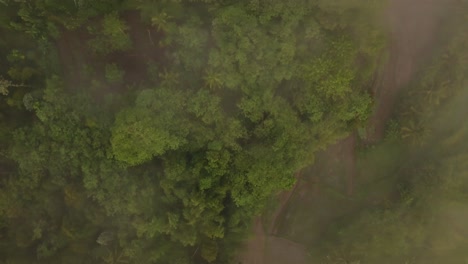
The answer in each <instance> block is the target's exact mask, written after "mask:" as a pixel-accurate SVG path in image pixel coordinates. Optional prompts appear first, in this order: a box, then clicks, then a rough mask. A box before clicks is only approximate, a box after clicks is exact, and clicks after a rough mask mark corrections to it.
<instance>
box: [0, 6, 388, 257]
mask: <svg viewBox="0 0 468 264" xmlns="http://www.w3.org/2000/svg"><path fill="white" fill-rule="evenodd" d="M380 4H381V1H377V0H375V1H345V0H340V1H321V0H314V1H305V0H304V1H302V0H295V1H274V0H269V1H255V0H243V1H229V0H219V1H215V0H212V1H210V0H206V1H169V0H166V1H151V0H121V1H114V0H105V1H92V0H78V1H71V0H67V1H58V0H52V1H45V0H36V1H9V0H3V1H0V59H1V61H2V64H1V65H0V111H1V112H0V124H1V127H0V175H1V177H0V212H1V213H0V261H1V262H2V263H15V264H17V263H48V264H53V263H87V264H89V263H139V264H144V263H180V264H183V263H208V262H216V263H227V262H228V261H229V260H230V259H231V257H232V256H231V255H232V254H233V252H235V249H236V247H237V246H238V244H239V243H240V242H241V241H242V239H243V238H244V237H245V235H246V232H247V230H248V227H249V226H250V224H251V221H252V219H253V217H254V216H256V215H258V214H259V213H260V212H261V211H262V210H263V209H264V206H265V204H266V202H267V200H268V199H269V198H270V197H271V196H272V195H275V194H277V193H278V192H279V191H281V190H285V189H287V188H290V187H291V186H292V185H293V184H294V182H295V178H294V173H295V172H297V171H298V170H300V169H301V168H303V167H305V166H307V165H310V164H311V163H313V160H314V153H315V152H317V151H318V150H320V149H324V148H325V147H327V146H328V145H329V144H331V143H333V142H335V141H336V140H337V139H340V138H342V137H343V136H345V135H347V134H348V133H349V132H350V131H352V130H353V129H355V128H357V127H359V126H362V125H363V124H365V122H366V121H367V118H368V117H369V115H370V112H371V110H372V105H373V101H372V97H371V94H370V86H371V83H372V78H373V73H374V72H375V71H376V67H377V66H378V65H377V61H378V60H379V58H380V56H381V54H382V50H383V48H384V44H385V39H384V36H385V34H384V32H383V30H382V29H381V27H380V25H379V23H377V22H376V23H368V21H374V20H375V21H377V19H376V18H377V17H378V16H379V13H380ZM356 18H358V19H356Z"/></svg>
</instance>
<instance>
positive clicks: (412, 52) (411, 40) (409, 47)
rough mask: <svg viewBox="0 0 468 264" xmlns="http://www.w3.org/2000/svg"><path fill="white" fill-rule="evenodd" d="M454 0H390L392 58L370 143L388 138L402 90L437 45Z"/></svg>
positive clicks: (379, 91)
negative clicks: (440, 26)
mask: <svg viewBox="0 0 468 264" xmlns="http://www.w3.org/2000/svg"><path fill="white" fill-rule="evenodd" d="M449 1H450V0H390V1H389V3H388V7H387V12H386V19H387V24H388V25H389V33H390V46H389V59H388V61H387V64H386V65H385V67H384V70H383V71H382V72H381V74H380V76H379V77H378V82H377V84H376V86H375V88H374V89H375V95H376V98H375V99H376V103H377V105H376V109H375V111H374V115H373V116H372V117H371V119H370V122H369V129H368V140H369V142H370V143H375V142H378V141H380V140H381V139H382V138H383V137H384V133H385V124H386V122H387V121H388V119H389V118H390V117H391V115H392V111H393V108H394V106H395V103H396V100H397V99H398V95H399V94H400V92H401V90H402V89H404V88H406V87H407V86H408V84H409V82H410V81H411V79H412V77H413V76H414V74H415V73H416V72H417V70H418V66H420V65H421V63H423V62H424V59H425V54H427V53H428V51H430V49H431V47H432V46H433V43H434V40H435V37H436V32H437V29H438V26H439V24H440V21H441V17H442V15H443V13H444V11H445V10H446V8H444V7H446V6H447V3H449Z"/></svg>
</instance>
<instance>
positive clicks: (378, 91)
mask: <svg viewBox="0 0 468 264" xmlns="http://www.w3.org/2000/svg"><path fill="white" fill-rule="evenodd" d="M449 1H450V0H389V3H388V7H387V9H386V16H385V19H386V20H387V21H386V22H387V23H386V24H387V25H388V29H389V34H390V45H389V59H388V61H387V63H386V65H385V67H384V69H383V71H382V72H380V73H379V75H378V76H377V83H376V84H375V87H374V94H375V100H376V102H377V105H376V109H375V110H374V114H373V115H372V117H371V119H370V121H369V126H368V127H369V129H368V133H367V134H368V138H367V140H368V142H369V143H376V142H378V141H380V140H382V139H383V136H384V132H385V124H386V122H387V121H388V119H389V118H390V117H391V115H392V111H393V109H394V106H395V103H396V100H397V98H398V96H399V94H400V92H401V91H402V89H404V88H405V87H407V86H408V84H409V82H410V80H411V79H412V78H413V76H414V74H415V73H416V71H417V69H418V66H419V65H420V64H421V63H423V62H424V56H425V54H427V52H428V51H430V49H431V46H432V43H433V42H434V40H435V37H436V32H437V27H438V24H439V22H440V18H441V15H442V13H443V10H444V8H443V7H445V6H446V4H447V3H448V2H449ZM356 137H357V135H356V133H353V134H352V135H350V136H349V137H347V138H345V139H343V140H341V141H339V142H337V143H336V144H334V145H332V146H330V147H329V149H327V151H326V152H325V156H326V157H327V159H330V160H331V162H329V165H327V166H329V168H330V169H331V170H332V169H334V167H333V166H336V164H341V165H342V166H343V168H344V169H345V173H346V175H347V177H346V178H347V183H346V186H345V187H344V188H345V189H346V193H347V194H348V195H352V194H353V189H354V188H353V186H354V178H355V176H356V161H355V147H356ZM314 178H317V179H318V178H319V177H314ZM298 182H299V181H298ZM317 186H318V183H317V182H315V183H314V184H302V185H301V186H300V187H298V185H296V186H295V187H294V190H295V191H296V192H298V193H299V195H301V193H304V192H317V195H318V190H317ZM306 187H310V188H309V189H308V190H306V189H304V188H306ZM291 194H292V191H291V192H290V193H286V194H282V196H281V198H280V199H282V201H281V205H280V207H279V208H278V209H277V210H278V211H277V212H276V213H275V214H274V215H275V217H274V219H273V220H272V223H273V224H272V226H271V229H270V231H271V232H272V233H274V234H275V233H276V230H277V227H276V226H277V225H278V222H280V221H287V219H286V218H285V216H284V211H285V207H287V205H288V201H289V199H290V197H291ZM259 222H261V221H260V218H257V220H256V222H255V236H254V237H253V238H252V239H250V240H249V241H248V243H247V245H246V248H245V251H244V254H243V256H244V257H243V258H242V259H241V262H239V263H242V264H252V263H254V264H264V263H265V264H267V263H268V264H269V263H277V264H282V263H284V264H286V263H298V264H299V263H306V262H305V261H306V258H305V255H306V253H305V248H304V247H302V246H301V245H298V244H295V243H293V242H291V241H288V240H284V241H283V240H281V242H278V241H279V240H278V238H275V239H272V238H271V237H267V238H266V236H265V232H264V230H263V227H262V226H259ZM260 229H261V230H260ZM272 240H274V241H275V242H273V243H269V245H267V246H265V243H266V241H272ZM259 243H260V244H261V245H259Z"/></svg>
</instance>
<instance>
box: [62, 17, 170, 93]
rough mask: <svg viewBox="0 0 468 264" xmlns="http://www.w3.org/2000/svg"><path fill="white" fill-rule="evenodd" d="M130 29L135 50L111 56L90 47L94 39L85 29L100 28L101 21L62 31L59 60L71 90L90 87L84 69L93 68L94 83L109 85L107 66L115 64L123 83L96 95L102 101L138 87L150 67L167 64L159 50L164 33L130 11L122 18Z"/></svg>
mask: <svg viewBox="0 0 468 264" xmlns="http://www.w3.org/2000/svg"><path fill="white" fill-rule="evenodd" d="M121 19H122V20H123V21H125V22H126V24H127V25H128V27H129V30H128V34H129V36H130V39H131V41H132V48H131V49H130V50H128V51H123V52H114V53H112V54H109V55H105V56H104V55H98V54H94V53H93V52H92V51H91V50H90V47H89V45H88V41H89V40H91V39H92V37H93V36H92V35H91V34H90V33H89V32H88V31H87V29H86V27H87V26H91V25H94V26H96V25H98V24H99V23H100V20H99V18H94V19H92V20H90V21H89V22H88V23H87V24H86V25H84V26H83V27H81V28H79V29H76V30H73V31H70V30H62V32H61V35H60V37H59V38H58V39H57V41H56V46H57V50H58V53H59V58H60V60H61V65H62V67H63V75H64V77H65V80H66V82H67V84H68V87H70V88H72V89H73V88H82V87H86V86H89V81H90V80H89V78H90V76H86V73H85V71H84V67H85V66H88V67H91V68H92V74H93V75H92V76H91V78H92V79H93V80H96V81H99V82H101V83H104V84H105V83H106V79H105V73H104V68H105V63H115V64H117V65H118V66H119V67H120V68H122V69H123V70H124V72H125V76H124V83H125V85H122V84H120V85H119V84H112V85H108V86H105V87H104V88H105V89H102V90H100V91H98V92H97V94H95V95H96V96H98V97H100V96H102V95H104V94H106V93H109V92H116V91H121V90H122V89H127V86H128V85H131V84H139V83H141V82H142V81H144V80H147V79H148V76H147V69H148V63H150V62H153V63H156V64H158V65H164V64H165V60H164V58H165V56H164V49H162V48H161V47H160V46H159V40H160V39H161V38H162V33H161V32H158V31H157V30H156V28H154V27H152V26H150V25H148V24H145V23H143V21H142V19H141V17H140V14H139V12H137V11H129V12H126V13H124V14H123V15H122V16H121Z"/></svg>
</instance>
